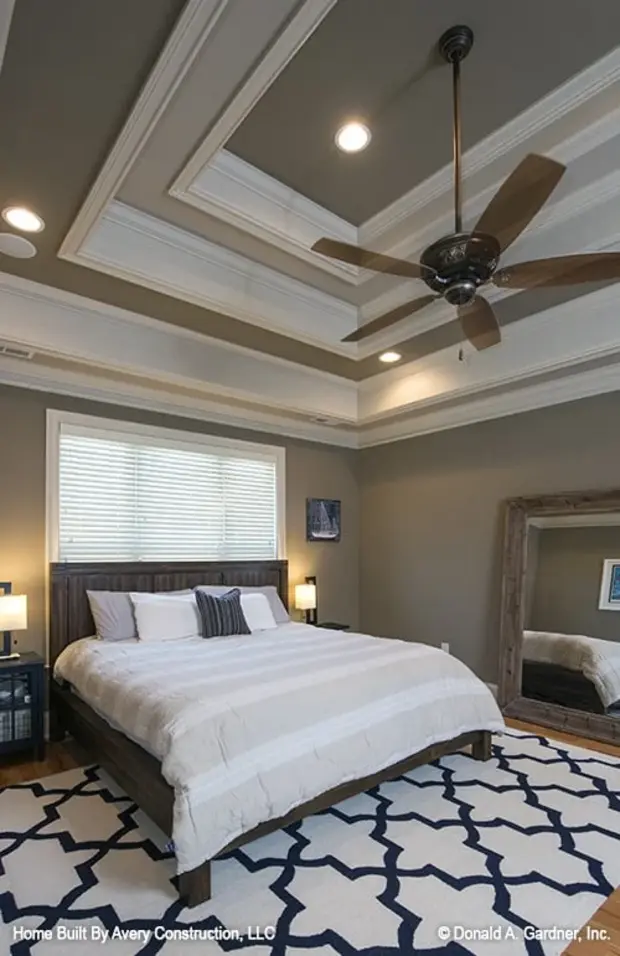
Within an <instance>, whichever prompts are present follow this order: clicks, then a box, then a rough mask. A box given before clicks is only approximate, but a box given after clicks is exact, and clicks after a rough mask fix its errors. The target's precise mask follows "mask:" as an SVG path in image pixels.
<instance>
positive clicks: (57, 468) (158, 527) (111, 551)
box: [48, 411, 284, 562]
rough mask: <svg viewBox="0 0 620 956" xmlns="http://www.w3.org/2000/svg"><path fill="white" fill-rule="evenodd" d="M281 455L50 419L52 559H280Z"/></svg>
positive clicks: (96, 422) (159, 432)
mask: <svg viewBox="0 0 620 956" xmlns="http://www.w3.org/2000/svg"><path fill="white" fill-rule="evenodd" d="M283 516H284V449H282V448H276V447H273V446H269V445H258V444H254V443H250V442H240V441H233V440H228V439H222V438H211V437H207V436H205V435H201V434H192V433H188V432H178V431H172V430H169V429H163V428H149V427H146V426H141V425H136V424H133V423H131V424H130V423H125V422H115V421H107V420H103V419H96V418H90V417H87V416H82V415H71V414H68V413H63V412H51V411H50V412H48V519H49V529H48V535H49V543H50V552H51V554H50V557H51V560H53V561H68V562H69V561H226V560H231V561H232V560H243V559H246V558H247V559H248V560H261V559H269V558H277V557H283V552H284V548H283V540H284V521H283Z"/></svg>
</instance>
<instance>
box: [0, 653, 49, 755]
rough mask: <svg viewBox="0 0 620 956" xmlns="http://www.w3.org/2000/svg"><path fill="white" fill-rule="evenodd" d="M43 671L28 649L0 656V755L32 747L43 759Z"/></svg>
mask: <svg viewBox="0 0 620 956" xmlns="http://www.w3.org/2000/svg"><path fill="white" fill-rule="evenodd" d="M44 674H45V662H44V660H43V658H42V657H39V655H38V654H33V653H31V652H29V651H28V652H25V653H23V654H21V655H20V657H18V658H17V659H16V660H6V661H1V660H0V756H3V755H5V754H13V753H16V752H18V751H20V750H33V751H34V755H35V758H36V759H37V760H44V759H45V736H44V731H43V709H44V699H45V698H44V690H43V687H44Z"/></svg>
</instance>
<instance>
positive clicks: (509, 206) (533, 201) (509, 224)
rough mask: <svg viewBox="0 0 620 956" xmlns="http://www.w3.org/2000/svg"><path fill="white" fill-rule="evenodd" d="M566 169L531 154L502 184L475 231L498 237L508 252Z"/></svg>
mask: <svg viewBox="0 0 620 956" xmlns="http://www.w3.org/2000/svg"><path fill="white" fill-rule="evenodd" d="M565 171H566V167H565V166H563V165H562V163H557V162H556V161H555V160H554V159H549V158H548V157H547V156H537V155H536V154H534V153H530V155H529V156H526V157H525V159H523V160H522V161H521V162H520V163H519V165H518V166H517V168H516V169H515V170H514V171H513V172H512V173H511V174H510V176H509V177H508V179H506V180H505V182H504V183H503V184H502V185H501V186H500V188H499V190H498V191H497V192H496V193H495V195H494V197H493V199H492V200H491V202H490V203H489V205H488V206H487V208H486V209H485V211H484V212H483V213H482V215H481V216H480V219H479V220H478V222H477V223H476V226H475V228H474V230H473V231H474V232H483V233H485V234H486V235H488V236H495V238H496V239H497V241H498V242H499V245H500V249H501V251H502V252H504V250H505V249H507V248H508V246H509V245H510V244H511V243H512V242H514V241H515V239H516V238H517V237H518V236H520V235H521V233H522V232H523V230H524V229H525V228H526V226H528V225H529V223H530V222H531V221H532V219H533V218H534V216H535V215H536V213H537V212H538V211H539V209H541V208H542V206H544V204H545V203H546V202H547V200H548V198H549V196H550V195H551V193H552V192H553V190H554V189H555V187H556V186H557V184H558V183H559V181H560V179H561V178H562V176H563V175H564V173H565Z"/></svg>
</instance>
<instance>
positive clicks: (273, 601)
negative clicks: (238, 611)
mask: <svg viewBox="0 0 620 956" xmlns="http://www.w3.org/2000/svg"><path fill="white" fill-rule="evenodd" d="M233 587H234V588H236V587H237V585H235V584H199V585H198V587H197V588H195V589H194V590H196V591H204V593H205V594H214V595H216V596H217V595H221V594H226V593H227V592H228V591H230V589H231V588H233ZM238 590H239V591H241V593H242V594H245V593H247V592H248V591H258V592H260V593H261V594H264V595H265V597H266V598H267V600H268V601H269V606H270V607H271V611H272V614H273V617H274V620H275V622H276V624H288V622H289V621H290V619H291V618H290V615H289V613H288V611H287V610H286V608H285V607H284V604H283V603H282V600H281V598H280V595H279V594H278V589H277V588H276V587H275V586H274V585H273V584H265V585H263V586H262V587H240V588H238Z"/></svg>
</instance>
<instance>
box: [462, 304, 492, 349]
mask: <svg viewBox="0 0 620 956" xmlns="http://www.w3.org/2000/svg"><path fill="white" fill-rule="evenodd" d="M458 316H459V319H460V322H461V326H462V328H463V332H464V333H465V338H467V339H469V341H470V342H471V344H472V345H473V346H474V348H477V349H478V351H479V352H481V351H482V350H483V349H489V348H491V346H492V345H499V343H500V342H501V340H502V336H501V333H500V330H499V325H498V322H497V319H496V318H495V312H494V311H493V309H492V308H491V306H490V305H489V303H488V302H487V300H486V299H483V298H482V297H481V296H476V298H475V299H474V301H473V302H472V303H471V304H470V305H461V306H459V308H458Z"/></svg>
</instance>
